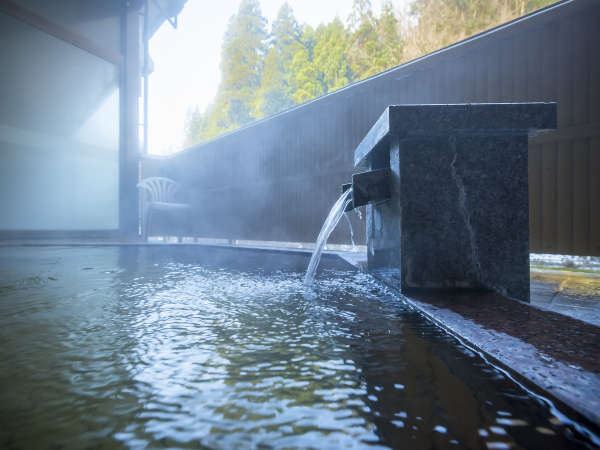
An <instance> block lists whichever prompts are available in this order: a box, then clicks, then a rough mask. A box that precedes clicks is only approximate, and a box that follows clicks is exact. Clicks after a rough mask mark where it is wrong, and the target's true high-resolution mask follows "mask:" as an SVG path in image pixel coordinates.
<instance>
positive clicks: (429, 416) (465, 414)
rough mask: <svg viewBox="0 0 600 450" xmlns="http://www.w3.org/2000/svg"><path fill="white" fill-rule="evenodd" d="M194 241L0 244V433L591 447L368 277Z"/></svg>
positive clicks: (22, 440)
mask: <svg viewBox="0 0 600 450" xmlns="http://www.w3.org/2000/svg"><path fill="white" fill-rule="evenodd" d="M200 251H201V250H198V249H194V251H193V252H191V251H189V250H186V251H184V250H179V249H169V248H166V247H165V248H160V249H158V250H152V251H151V250H148V249H145V248H143V247H142V248H136V247H125V248H118V247H105V248H12V249H7V248H5V249H1V250H0V342H1V344H2V345H1V347H0V386H2V388H1V389H2V390H1V391H0V423H2V427H1V428H0V447H8V448H10V447H17V448H21V447H40V446H41V447H55V446H65V447H67V448H80V447H89V446H101V447H102V446H114V445H125V446H127V447H146V446H152V447H187V446H191V447H198V446H199V445H203V446H207V447H218V448H239V447H259V446H266V447H321V448H322V447H328V448H338V447H346V446H350V447H363V446H369V447H373V446H375V447H377V446H382V447H393V448H415V449H421V448H422V449H429V448H517V447H522V448H543V449H548V448H586V445H585V444H584V443H582V442H580V441H578V440H577V439H576V436H574V434H573V432H572V431H571V430H570V429H569V428H568V427H565V426H563V425H562V424H561V423H560V421H558V420H557V419H556V418H554V417H552V416H551V415H550V414H549V412H548V411H547V410H546V409H545V407H544V406H543V405H541V404H539V403H537V401H536V400H534V399H533V398H531V397H530V396H529V395H528V394H527V393H526V392H524V391H522V390H521V389H520V388H519V387H518V386H516V385H514V384H513V383H512V382H511V381H510V380H507V379H505V378H504V376H503V375H502V374H501V373H500V372H498V371H497V370H495V369H494V368H493V367H491V366H489V365H487V364H486V363H485V362H484V361H483V360H481V359H480V358H479V357H478V356H477V355H476V354H474V353H472V352H471V351H470V350H469V349H467V348H465V347H463V346H461V345H459V344H458V343H457V342H456V341H455V340H454V338H452V337H451V336H449V335H448V334H446V333H445V332H443V331H442V330H440V329H439V328H437V327H436V326H434V325H432V324H431V323H429V322H427V321H425V320H424V319H423V318H422V317H421V316H420V315H419V314H417V313H416V312H414V311H412V310H411V309H409V308H408V307H407V306H405V305H404V304H403V303H402V301H401V300H400V299H398V298H395V297H394V296H393V295H392V294H391V293H390V292H388V291H386V290H385V289H384V288H382V287H381V286H380V285H379V284H377V283H376V282H375V281H373V280H372V279H371V278H370V277H368V276H366V275H363V274H357V273H355V272H351V271H340V270H336V271H333V270H331V271H328V272H326V273H324V274H323V275H322V276H321V278H320V282H319V286H318V288H316V290H312V291H306V288H305V287H304V286H303V282H302V276H303V274H302V273H301V272H281V271H277V270H273V267H272V266H279V267H286V266H289V258H292V257H291V256H289V257H288V256H278V257H274V256H269V257H267V256H265V255H263V256H261V257H260V258H262V259H261V260H260V261H259V260H257V259H256V258H257V257H256V256H253V257H249V256H247V255H246V256H244V255H245V254H244V253H243V252H240V253H238V254H236V256H235V258H234V260H235V264H229V266H230V267H233V268H229V269H225V268H224V267H223V261H220V262H219V264H217V265H215V258H214V256H215V255H214V254H212V255H209V253H210V251H209V250H205V251H204V252H205V253H206V254H204V255H199V254H198V253H199V252H200ZM214 252H216V250H215V251H213V253H214ZM207 255H208V256H207ZM252 258H254V259H252ZM277 258H280V259H281V258H288V259H286V261H283V260H282V261H281V263H280V264H279V262H278V260H277ZM274 263H275V264H274ZM305 264H306V260H303V261H302V262H301V263H300V264H298V265H299V266H300V267H302V266H304V267H305ZM241 267H246V271H242V270H240V268H241ZM259 267H260V268H261V269H257V270H253V271H252V270H251V269H252V268H259Z"/></svg>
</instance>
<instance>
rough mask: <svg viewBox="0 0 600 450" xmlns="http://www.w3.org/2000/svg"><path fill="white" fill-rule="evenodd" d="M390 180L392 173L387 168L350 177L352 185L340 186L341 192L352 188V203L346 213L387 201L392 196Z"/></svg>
mask: <svg viewBox="0 0 600 450" xmlns="http://www.w3.org/2000/svg"><path fill="white" fill-rule="evenodd" d="M391 180H392V171H391V169H389V168H385V169H376V170H371V171H368V172H361V173H355V174H354V175H352V183H348V184H343V185H342V192H345V191H346V190H347V189H349V188H350V187H352V201H351V202H350V204H349V205H348V207H347V208H346V211H351V210H353V209H354V208H358V207H359V206H364V205H366V204H367V203H374V204H375V203H381V202H384V201H386V200H389V199H390V197H391V195H392V189H391Z"/></svg>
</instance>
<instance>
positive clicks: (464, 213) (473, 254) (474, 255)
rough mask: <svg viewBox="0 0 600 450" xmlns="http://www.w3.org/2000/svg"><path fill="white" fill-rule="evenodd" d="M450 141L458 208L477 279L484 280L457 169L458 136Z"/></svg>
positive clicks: (452, 171) (465, 194) (464, 191)
mask: <svg viewBox="0 0 600 450" xmlns="http://www.w3.org/2000/svg"><path fill="white" fill-rule="evenodd" d="M448 141H449V143H450V147H451V148H452V152H453V153H454V157H453V158H452V162H451V163H450V170H451V173H452V179H453V180H454V183H455V184H456V188H457V190H458V208H459V210H460V214H461V216H462V218H463V221H464V223H465V227H466V229H467V232H468V233H469V243H470V245H471V258H472V260H473V265H474V266H475V271H476V277H477V281H479V282H482V279H483V273H482V270H481V262H480V261H479V251H478V247H477V239H476V236H475V230H474V229H473V225H472V224H471V213H470V212H469V207H468V206H467V192H466V190H465V184H464V183H463V180H462V178H461V176H460V175H459V174H458V171H457V170H456V158H457V156H458V153H457V151H456V137H455V136H450V138H449V139H448Z"/></svg>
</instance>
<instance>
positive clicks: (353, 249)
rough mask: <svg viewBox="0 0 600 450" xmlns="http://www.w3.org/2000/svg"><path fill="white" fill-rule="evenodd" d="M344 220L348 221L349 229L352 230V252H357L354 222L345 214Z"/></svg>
mask: <svg viewBox="0 0 600 450" xmlns="http://www.w3.org/2000/svg"><path fill="white" fill-rule="evenodd" d="M344 218H345V219H346V222H347V223H348V228H350V242H352V251H353V252H355V251H356V244H355V243H354V230H353V229H352V221H351V220H350V217H348V214H347V213H345V214H344Z"/></svg>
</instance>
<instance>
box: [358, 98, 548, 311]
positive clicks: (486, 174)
mask: <svg viewBox="0 0 600 450" xmlns="http://www.w3.org/2000/svg"><path fill="white" fill-rule="evenodd" d="M555 127H556V104H555V103H490V104H460V105H400V106H389V107H388V108H387V109H386V110H385V111H384V113H383V114H382V115H381V117H380V118H379V119H378V120H377V122H376V123H375V125H374V126H373V127H372V128H371V130H370V131H369V132H368V134H367V135H366V136H365V138H364V139H363V140H362V142H361V143H360V144H359V146H358V147H357V149H356V151H355V154H354V162H355V167H356V168H358V169H367V170H368V171H367V172H363V173H357V174H356V175H354V176H353V201H354V204H353V205H352V206H353V207H357V206H360V205H362V204H366V203H368V205H367V245H368V269H369V271H371V272H374V273H375V274H376V275H377V276H379V277H381V278H383V279H385V280H386V281H387V282H389V283H391V284H393V285H394V286H395V287H397V288H398V289H400V290H401V291H403V292H406V291H407V290H410V289H424V288H425V289H429V288H435V289H443V288H446V289H456V288H466V289H491V290H494V291H496V292H499V293H501V294H503V295H505V296H508V297H512V298H516V299H519V300H525V301H529V201H528V181H527V145H528V137H529V136H531V135H532V134H533V133H539V132H540V131H541V130H547V129H551V128H555ZM347 186H349V185H347Z"/></svg>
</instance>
